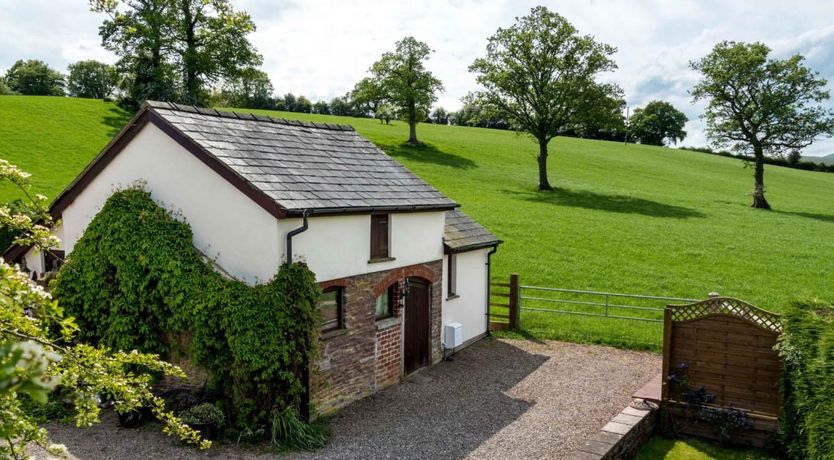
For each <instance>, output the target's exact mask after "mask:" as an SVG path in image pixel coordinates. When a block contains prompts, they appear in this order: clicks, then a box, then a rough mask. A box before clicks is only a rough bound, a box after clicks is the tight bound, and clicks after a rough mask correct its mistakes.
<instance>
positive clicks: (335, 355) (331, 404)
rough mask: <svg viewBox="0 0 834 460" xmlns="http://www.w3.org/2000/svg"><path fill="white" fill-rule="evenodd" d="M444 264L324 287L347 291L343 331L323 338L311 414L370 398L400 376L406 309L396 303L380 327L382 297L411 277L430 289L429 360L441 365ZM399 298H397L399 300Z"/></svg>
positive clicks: (331, 282) (355, 278) (376, 274)
mask: <svg viewBox="0 0 834 460" xmlns="http://www.w3.org/2000/svg"><path fill="white" fill-rule="evenodd" d="M442 270H443V262H442V261H441V260H438V261H434V262H429V263H425V264H418V265H410V266H408V267H401V268H396V269H393V270H384V271H379V272H374V273H368V274H364V275H358V276H353V277H348V278H340V279H336V280H329V281H325V282H322V283H320V286H321V287H322V289H326V288H328V287H332V286H341V287H342V288H343V289H344V312H343V314H344V327H343V328H342V329H338V330H336V331H332V332H328V333H325V334H324V335H323V336H322V338H321V348H320V350H321V353H320V358H319V361H318V363H317V364H318V366H317V369H316V370H314V372H313V376H312V378H311V388H312V402H313V408H314V410H315V411H316V412H317V413H318V414H319V415H324V414H328V413H331V412H333V411H335V410H337V409H339V408H341V407H344V406H345V405H347V404H349V403H351V402H353V401H356V400H358V399H362V398H364V397H366V396H369V395H371V394H372V393H374V392H375V391H377V390H378V389H381V388H383V387H385V386H388V385H391V384H393V383H396V382H398V381H399V379H400V377H401V376H402V331H403V329H402V327H401V323H402V308H400V306H399V302H396V301H395V303H394V305H395V308H394V316H393V317H392V318H387V319H384V320H380V321H376V318H375V317H374V306H375V300H376V297H377V296H378V295H380V294H381V293H382V292H384V291H385V290H387V289H388V287H389V286H390V285H391V284H393V283H397V282H401V281H403V280H404V279H405V278H407V277H420V278H423V279H426V280H428V281H429V282H430V283H431V295H430V298H431V305H430V309H431V315H430V318H431V323H432V324H431V357H432V363H436V362H438V361H440V359H441V358H442V350H441V344H440V330H441V324H440V322H441V313H442V312H441V305H442V304H441V297H440V296H441V279H442ZM397 297H398V296H397Z"/></svg>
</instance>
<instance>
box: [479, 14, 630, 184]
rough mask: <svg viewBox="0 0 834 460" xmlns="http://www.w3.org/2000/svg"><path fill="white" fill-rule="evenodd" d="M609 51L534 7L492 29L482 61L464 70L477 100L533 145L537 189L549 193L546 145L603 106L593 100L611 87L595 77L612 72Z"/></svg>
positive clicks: (612, 49) (598, 100)
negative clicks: (474, 84) (474, 77)
mask: <svg viewBox="0 0 834 460" xmlns="http://www.w3.org/2000/svg"><path fill="white" fill-rule="evenodd" d="M615 51H616V49H615V48H614V47H612V46H609V45H605V44H601V43H597V42H595V41H594V39H593V37H591V36H589V35H579V33H578V31H577V30H576V29H575V28H574V27H573V26H572V25H571V24H570V23H569V22H568V21H567V20H566V19H565V18H563V17H562V16H560V15H559V14H557V13H554V12H552V11H550V10H548V9H547V8H545V7H543V6H538V7H535V8H533V9H532V11H531V12H530V14H529V15H527V16H524V17H522V18H517V19H516V23H515V24H514V25H512V26H511V27H508V28H500V29H498V31H497V32H496V33H495V34H494V35H493V36H492V37H490V38H489V41H488V43H487V52H486V56H485V57H483V58H480V59H477V60H475V62H474V63H473V64H472V65H471V66H470V67H469V70H470V71H471V72H474V73H476V74H477V81H478V83H480V84H481V86H482V87H483V90H482V91H479V92H478V93H477V96H478V98H479V99H481V100H482V101H483V102H484V103H485V104H486V105H488V106H489V107H491V108H492V109H493V110H494V111H495V112H496V113H498V114H500V116H502V117H503V118H506V119H508V120H509V121H510V123H511V124H512V125H514V126H515V127H517V128H518V129H520V130H522V131H524V132H526V133H528V134H529V135H530V136H532V137H533V138H534V139H535V140H536V141H537V142H538V144H539V155H538V167H539V189H540V190H551V188H552V187H551V186H550V181H549V180H548V178H547V157H548V149H547V146H548V143H550V140H551V139H553V138H554V137H556V136H558V135H559V134H562V133H564V132H567V131H568V130H570V129H572V128H573V127H575V126H576V125H577V124H578V122H579V121H580V119H581V118H582V117H583V111H587V110H595V109H594V108H593V107H589V106H587V105H586V104H587V103H599V102H606V103H607V102H608V101H607V100H606V99H605V98H599V97H596V96H598V95H599V94H600V92H606V91H607V90H609V89H613V88H614V86H613V85H607V86H604V87H603V86H600V84H599V83H597V82H596V81H595V77H596V76H597V75H598V74H600V73H602V72H607V71H610V70H614V69H615V68H616V64H615V63H614V61H613V60H611V58H610V57H609V56H611V55H612V54H614V52H615Z"/></svg>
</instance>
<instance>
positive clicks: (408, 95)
mask: <svg viewBox="0 0 834 460" xmlns="http://www.w3.org/2000/svg"><path fill="white" fill-rule="evenodd" d="M431 53H432V50H431V48H429V45H427V44H425V43H423V42H421V41H419V40H417V39H415V38H414V37H405V38H403V39H402V40H400V41H398V42H397V43H396V46H395V49H394V51H391V52H387V53H385V54H383V55H382V58H381V59H380V60H379V61H377V62H375V63H374V64H373V66H371V73H372V74H373V77H372V81H373V80H376V81H378V82H379V85H380V86H381V88H382V91H383V94H384V95H385V100H386V101H388V102H390V103H391V104H392V105H393V106H394V107H395V108H396V110H397V112H398V113H399V114H400V116H401V117H402V118H403V119H405V120H406V121H407V122H408V127H409V135H408V143H409V144H412V145H416V144H417V143H418V142H417V123H418V122H420V121H422V120H424V119H425V118H426V117H427V116H428V114H429V110H430V109H431V105H432V104H433V103H434V102H435V101H436V100H437V93H438V92H440V91H443V83H441V81H440V80H438V79H437V78H436V77H435V76H434V75H433V74H432V73H431V72H430V71H429V70H428V69H426V66H425V63H426V61H427V60H428V59H429V56H430V55H431Z"/></svg>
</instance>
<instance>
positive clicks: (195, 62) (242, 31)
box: [171, 0, 262, 105]
mask: <svg viewBox="0 0 834 460" xmlns="http://www.w3.org/2000/svg"><path fill="white" fill-rule="evenodd" d="M171 1H172V2H173V5H172V8H171V9H172V10H173V14H172V19H173V31H174V33H173V39H174V50H175V53H176V61H178V62H180V72H181V73H182V81H183V94H182V100H183V102H185V103H188V104H198V105H201V104H203V103H204V102H205V100H206V95H207V93H206V86H207V85H211V84H213V83H216V82H218V81H219V80H221V79H223V78H226V79H228V78H234V77H236V76H237V75H238V74H239V73H240V72H243V71H248V69H249V68H251V67H253V66H257V65H260V64H261V62H262V59H261V56H260V55H259V54H258V52H257V51H256V50H255V47H254V46H252V44H251V43H250V42H249V39H248V37H247V36H248V35H249V34H250V33H252V32H254V31H255V24H254V23H253V22H252V18H251V17H250V16H249V14H248V13H246V12H245V11H235V10H234V8H232V5H231V3H230V1H229V0H171Z"/></svg>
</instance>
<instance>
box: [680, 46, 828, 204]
mask: <svg viewBox="0 0 834 460" xmlns="http://www.w3.org/2000/svg"><path fill="white" fill-rule="evenodd" d="M769 54H770V48H768V47H767V46H766V45H764V44H763V43H758V42H757V43H738V42H730V41H724V42H721V43H718V44H717V45H716V46H715V48H713V50H712V52H711V53H710V54H708V55H707V56H705V57H704V58H702V59H700V60H698V61H695V62H692V63H690V66H691V67H692V69H693V70H696V71H698V72H700V74H701V79H700V81H699V82H698V84H697V85H695V88H694V89H693V90H692V97H693V100H694V101H699V100H704V101H706V103H707V107H706V112H705V114H704V116H703V117H704V118H705V119H706V123H707V131H706V134H707V136H708V137H709V138H710V140H711V141H712V142H713V144H715V145H716V146H719V147H720V146H728V145H729V146H730V147H732V148H733V149H734V150H736V151H739V152H742V153H747V154H749V153H752V154H753V156H754V161H755V172H754V189H753V207H756V208H762V209H770V204H769V203H768V202H767V200H766V199H765V187H764V156H765V155H775V156H786V155H788V154H790V153H791V152H794V151H799V150H801V149H803V148H805V147H807V146H809V145H811V143H813V142H814V140H815V139H817V138H818V137H820V136H830V135H832V134H834V110H832V109H830V108H826V107H823V106H822V105H821V104H820V103H822V102H824V101H826V100H828V99H829V97H830V95H829V92H828V91H827V90H826V89H825V86H826V84H827V82H826V80H825V79H823V78H820V77H819V74H818V73H817V72H814V71H812V70H811V69H809V68H808V67H806V66H805V65H804V58H803V57H802V56H801V55H793V56H791V57H789V58H787V59H771V58H769V57H768V55H769Z"/></svg>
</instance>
